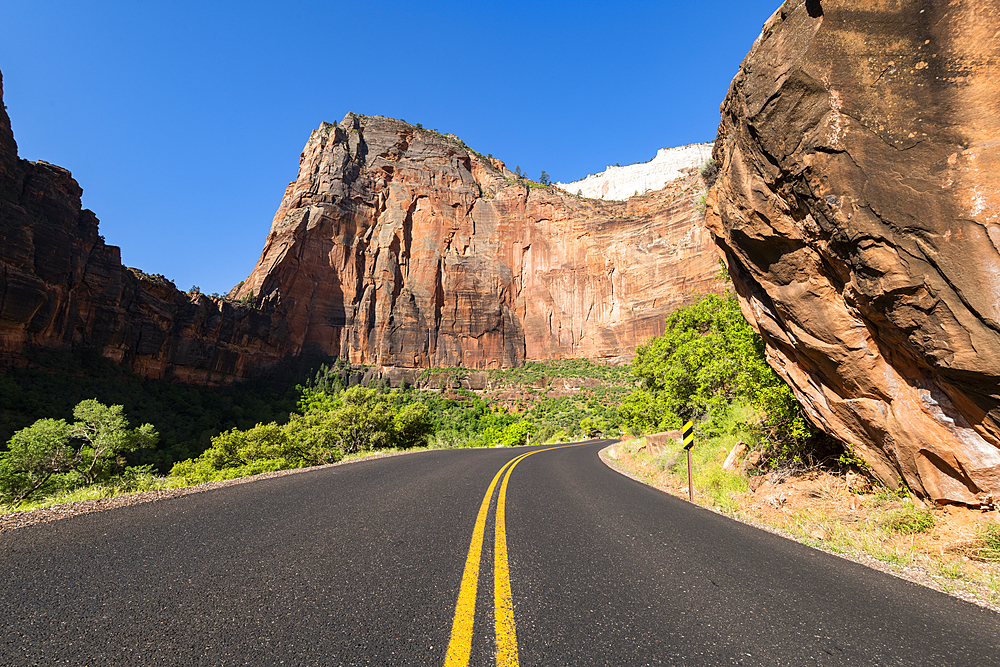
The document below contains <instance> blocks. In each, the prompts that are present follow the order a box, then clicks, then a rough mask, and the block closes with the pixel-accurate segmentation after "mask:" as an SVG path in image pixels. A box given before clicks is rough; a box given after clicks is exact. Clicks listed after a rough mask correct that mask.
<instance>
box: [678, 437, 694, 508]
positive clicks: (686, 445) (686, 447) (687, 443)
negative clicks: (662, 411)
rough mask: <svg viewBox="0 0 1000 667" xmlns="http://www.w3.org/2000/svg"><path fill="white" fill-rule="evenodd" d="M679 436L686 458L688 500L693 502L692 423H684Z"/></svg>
mask: <svg viewBox="0 0 1000 667" xmlns="http://www.w3.org/2000/svg"><path fill="white" fill-rule="evenodd" d="M681 435H682V436H683V439H682V440H681V442H683V443H684V451H686V452H687V458H688V500H690V501H691V502H694V480H693V479H692V478H691V448H692V447H694V422H692V421H691V420H690V419H689V420H687V421H686V422H684V426H682V427H681Z"/></svg>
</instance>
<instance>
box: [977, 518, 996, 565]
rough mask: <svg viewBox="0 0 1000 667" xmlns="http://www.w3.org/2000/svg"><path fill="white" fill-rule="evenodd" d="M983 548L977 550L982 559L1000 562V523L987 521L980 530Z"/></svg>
mask: <svg viewBox="0 0 1000 667" xmlns="http://www.w3.org/2000/svg"><path fill="white" fill-rule="evenodd" d="M979 540H980V542H981V544H982V546H980V547H979V549H978V550H977V554H976V555H978V556H979V557H980V558H984V559H986V560H991V561H1000V521H987V522H986V523H984V524H983V525H982V526H981V527H980V529H979Z"/></svg>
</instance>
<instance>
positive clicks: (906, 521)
mask: <svg viewBox="0 0 1000 667" xmlns="http://www.w3.org/2000/svg"><path fill="white" fill-rule="evenodd" d="M881 524H882V527H883V528H885V529H886V530H891V531H892V532H895V533H902V534H903V535H913V534H916V533H929V532H930V531H931V529H932V528H933V527H934V515H933V514H931V511H930V510H928V509H924V508H923V507H917V506H916V505H914V504H912V503H907V504H906V506H905V507H902V508H900V509H895V510H890V511H889V512H887V513H886V516H885V518H884V519H882V522H881Z"/></svg>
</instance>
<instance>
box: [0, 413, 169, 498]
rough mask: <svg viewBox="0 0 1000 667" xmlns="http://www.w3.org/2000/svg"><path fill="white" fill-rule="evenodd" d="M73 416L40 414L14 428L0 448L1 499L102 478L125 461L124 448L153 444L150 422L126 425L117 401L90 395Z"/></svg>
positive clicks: (126, 421) (66, 487)
mask: <svg viewBox="0 0 1000 667" xmlns="http://www.w3.org/2000/svg"><path fill="white" fill-rule="evenodd" d="M73 416H74V417H76V419H77V421H75V422H74V423H73V424H67V423H66V421H65V420H62V419H39V420H38V421H36V422H35V423H34V424H32V425H31V426H28V427H27V428H23V429H21V430H20V431H17V432H16V433H14V435H13V436H12V437H11V439H10V441H9V442H8V443H7V451H6V452H3V453H0V499H2V500H4V501H5V502H12V503H19V502H21V501H24V500H28V499H29V498H31V497H33V496H38V495H41V494H44V493H47V492H49V491H53V490H57V489H68V488H75V487H78V486H83V485H86V484H94V483H96V482H98V481H104V480H107V479H109V478H110V477H111V475H112V474H113V473H114V472H115V470H117V469H118V468H120V467H121V466H123V465H124V459H122V454H124V453H126V452H132V451H135V450H136V449H140V448H144V447H152V446H153V445H155V444H156V441H157V440H158V438H159V436H158V435H157V433H156V431H155V430H154V429H153V426H152V425H151V424H143V425H142V426H140V427H139V428H137V429H129V428H128V419H127V418H126V417H125V412H124V408H123V407H122V406H120V405H112V406H107V405H103V404H101V403H99V402H98V401H96V400H94V399H87V400H85V401H81V402H80V403H78V404H77V406H76V407H75V408H74V409H73Z"/></svg>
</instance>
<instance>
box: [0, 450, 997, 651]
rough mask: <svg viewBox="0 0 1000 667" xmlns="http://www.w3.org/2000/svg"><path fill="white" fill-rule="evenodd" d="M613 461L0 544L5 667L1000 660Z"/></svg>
mask: <svg viewBox="0 0 1000 667" xmlns="http://www.w3.org/2000/svg"><path fill="white" fill-rule="evenodd" d="M606 444H607V441H601V442H592V443H587V444H583V445H580V446H575V447H562V448H557V449H546V448H541V447H531V448H516V449H492V450H457V451H456V450H452V451H431V452H421V453H415V454H410V455H406V456H398V457H392V458H385V459H379V460H372V461H365V462H359V463H353V464H351V465H346V466H339V467H334V468H327V469H324V470H316V471H310V472H305V473H301V474H296V475H289V476H285V477H278V478H273V479H269V480H264V481H259V482H254V483H251V484H243V485H238V486H231V487H226V488H223V489H218V490H215V491H209V492H205V493H199V494H195V495H190V496H186V497H182V498H178V499H173V500H165V501H161V502H155V503H148V504H144V505H137V506H132V507H126V508H122V509H118V510H112V511H108V512H102V513H98V514H90V515H83V516H78V517H73V518H70V519H66V520H62V521H56V522H53V523H50V524H44V525H38V526H33V527H30V528H25V529H21V530H16V531H12V532H9V533H6V534H3V535H0V554H2V555H0V628H2V629H0V665H45V666H49V665H57V664H59V665H62V664H69V665H94V666H97V665H213V666H215V665H444V664H446V663H447V664H459V665H461V664H471V665H494V664H506V665H513V664H520V665H524V666H526V667H527V666H533V665H544V666H552V665H794V666H800V665H814V664H816V665H880V666H882V665H907V666H909V665H935V666H940V665H963V666H972V665H983V666H991V665H997V664H1000V616H998V615H996V614H994V613H993V612H990V611H987V610H984V609H982V608H979V607H976V606H974V605H970V604H967V603H965V602H962V601H960V600H957V599H954V598H951V597H949V596H946V595H943V594H940V593H937V592H935V591H931V590H928V589H925V588H921V587H919V586H916V585H913V584H910V583H908V582H905V581H902V580H899V579H896V578H893V577H890V576H888V575H885V574H882V573H880V572H877V571H874V570H869V569H867V568H865V567H863V566H860V565H856V564H854V563H851V562H848V561H846V560H843V559H840V558H837V557H835V556H831V555H828V554H826V553H822V552H820V551H816V550H813V549H810V548H808V547H805V546H802V545H800V544H797V543H795V542H791V541H788V540H785V539H782V538H780V537H776V536H774V535H771V534H769V533H766V532H763V531H760V530H757V529H755V528H752V527H749V526H746V525H743V524H740V523H738V522H735V521H732V520H729V519H727V518H725V517H722V516H720V515H717V514H715V513H712V512H710V511H707V510H703V509H700V508H698V507H694V506H692V505H689V504H687V503H685V502H683V501H681V500H677V499H675V498H672V497H670V496H667V495H665V494H663V493H660V492H658V491H655V490H653V489H650V488H647V487H645V486H643V485H641V484H639V483H637V482H634V481H632V480H630V479H628V478H626V477H623V476H622V475H619V474H618V473H616V472H614V471H612V470H610V469H608V468H607V467H606V466H605V465H604V464H603V463H601V462H600V460H599V459H598V455H597V452H598V451H599V449H601V447H603V446H605V445H606ZM527 452H531V454H530V456H527V457H525V458H520V459H518V458H517V457H518V456H519V455H521V454H524V453H527ZM515 461H516V463H515ZM508 463H511V464H512V465H507V464H508ZM488 490H489V494H487V491H488ZM487 495H488V496H489V497H488V499H487V500H486V501H485V502H484V498H485V497H487ZM498 504H499V505H502V507H501V509H502V510H503V511H502V512H498V511H497V510H498ZM477 536H478V537H477ZM477 539H478V546H477ZM504 556H506V557H504ZM508 591H509V593H508ZM470 598H471V599H470Z"/></svg>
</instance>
